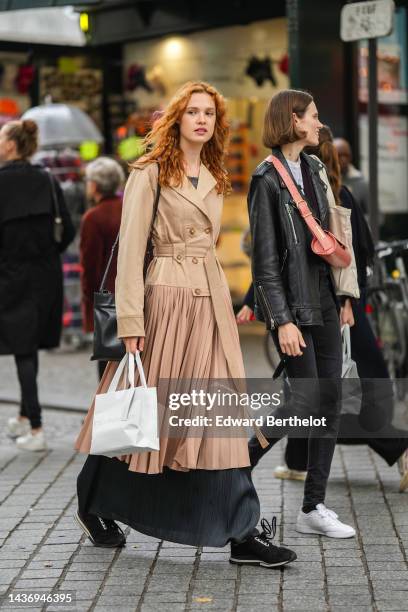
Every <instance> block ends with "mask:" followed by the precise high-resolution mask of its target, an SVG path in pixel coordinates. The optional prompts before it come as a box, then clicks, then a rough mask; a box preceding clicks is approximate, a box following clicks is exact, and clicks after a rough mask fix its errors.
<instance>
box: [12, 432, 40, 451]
mask: <svg viewBox="0 0 408 612" xmlns="http://www.w3.org/2000/svg"><path fill="white" fill-rule="evenodd" d="M16 444H17V447H18V448H21V450H28V451H43V450H46V448H47V444H46V442H45V436H44V432H43V431H39V432H38V433H36V434H32V433H31V431H29V432H28V434H26V435H25V436H20V437H19V438H17V442H16Z"/></svg>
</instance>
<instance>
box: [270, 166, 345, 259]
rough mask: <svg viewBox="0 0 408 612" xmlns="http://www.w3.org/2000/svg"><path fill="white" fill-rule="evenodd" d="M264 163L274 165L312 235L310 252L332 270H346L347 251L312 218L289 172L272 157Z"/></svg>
mask: <svg viewBox="0 0 408 612" xmlns="http://www.w3.org/2000/svg"><path fill="white" fill-rule="evenodd" d="M266 161H268V162H270V163H271V164H273V165H274V167H275V169H276V171H277V173H278V174H279V175H280V177H281V179H282V180H283V182H284V183H285V185H286V187H287V188H288V191H289V193H290V195H291V196H292V198H293V200H294V202H295V204H296V207H297V209H298V211H299V212H300V215H301V217H302V218H303V220H304V221H305V223H306V225H307V226H308V228H309V229H310V231H311V232H312V234H313V239H312V251H313V253H315V254H316V255H319V256H320V257H321V258H322V259H324V260H325V261H327V263H328V264H330V265H331V266H333V267H334V268H347V267H348V266H349V265H350V263H351V253H350V251H349V249H348V248H347V247H346V246H345V245H344V244H342V243H341V242H340V240H338V239H337V238H336V236H335V235H334V234H332V233H331V232H329V231H327V230H324V229H323V228H322V227H321V225H320V223H319V222H318V221H317V220H316V219H315V218H314V216H313V213H312V211H311V210H310V208H309V206H308V204H307V202H306V201H305V200H304V199H303V198H302V196H301V195H300V193H299V191H298V189H297V188H296V186H295V184H294V182H293V181H292V179H291V177H290V175H289V172H287V170H286V168H285V166H284V165H283V164H282V162H281V161H280V160H279V159H278V158H277V157H275V156H274V155H269V157H267V158H266Z"/></svg>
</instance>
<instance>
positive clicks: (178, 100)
mask: <svg viewBox="0 0 408 612" xmlns="http://www.w3.org/2000/svg"><path fill="white" fill-rule="evenodd" d="M194 93H206V94H208V95H209V96H211V97H212V99H213V100H214V103H215V112H216V120H215V128H214V134H213V136H212V138H211V139H210V140H209V141H208V142H206V143H205V144H204V146H203V148H202V150H201V161H202V163H203V164H204V165H205V166H206V167H207V168H208V170H209V171H210V172H211V174H212V175H213V177H214V178H215V180H216V181H217V185H216V189H217V192H218V193H223V194H225V193H228V192H229V191H230V182H229V179H228V174H227V171H226V169H225V165H224V160H225V155H226V152H227V146H228V137H229V124H228V121H227V117H226V105H225V100H224V98H223V96H222V95H221V94H220V93H219V92H218V91H217V90H216V89H215V87H212V85H209V84H208V83H205V82H204V81H196V82H189V83H185V84H184V85H183V86H182V87H181V88H180V89H179V90H178V91H177V93H176V94H175V95H174V96H173V98H172V99H171V100H170V102H169V104H168V105H167V107H166V109H165V111H164V112H163V114H162V115H161V116H160V117H159V118H158V119H156V121H155V122H154V124H153V127H152V129H151V131H150V132H149V134H148V135H147V136H146V138H145V140H144V145H145V149H146V150H147V153H145V155H143V157H141V158H140V159H138V160H137V161H136V162H135V163H134V164H133V167H135V168H140V167H143V166H145V165H146V164H147V163H149V162H153V161H158V162H160V170H159V183H160V185H162V186H171V185H173V186H180V185H181V183H182V182H183V178H184V175H185V172H184V167H183V151H182V150H181V148H180V131H179V121H180V119H181V117H182V115H183V113H184V111H185V110H186V108H187V105H188V102H189V100H190V98H191V96H192V94H194Z"/></svg>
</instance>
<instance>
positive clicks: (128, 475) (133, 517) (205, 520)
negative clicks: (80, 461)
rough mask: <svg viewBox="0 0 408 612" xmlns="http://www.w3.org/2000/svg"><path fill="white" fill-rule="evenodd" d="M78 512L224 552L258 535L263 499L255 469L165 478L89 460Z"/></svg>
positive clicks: (95, 458)
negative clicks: (256, 484) (254, 478)
mask: <svg viewBox="0 0 408 612" xmlns="http://www.w3.org/2000/svg"><path fill="white" fill-rule="evenodd" d="M77 491H78V502H79V511H80V513H81V514H85V513H91V514H96V515H98V516H101V517H103V518H109V519H113V520H117V521H120V522H122V523H125V524H126V525H129V526H130V527H132V528H133V529H135V530H136V531H139V532H141V533H144V534H146V535H149V536H152V537H155V538H159V539H161V540H167V541H169V542H177V543H179V544H187V545H191V546H213V547H223V546H225V545H226V544H227V543H228V542H230V541H232V542H241V541H242V540H244V539H245V538H246V537H248V536H249V535H251V534H253V533H255V528H256V525H257V523H258V521H259V514H260V512H259V499H258V496H257V493H256V491H255V488H254V486H253V484H252V477H251V471H250V468H249V467H248V468H233V469H227V470H189V471H187V472H181V471H176V470H171V469H169V468H165V469H164V471H163V473H160V474H142V473H139V472H132V471H129V469H128V465H127V463H126V462H124V461H120V460H118V459H115V458H112V459H111V458H109V457H104V456H101V455H89V456H88V458H87V460H86V461H85V464H84V466H83V468H82V470H81V472H80V474H79V476H78V480H77Z"/></svg>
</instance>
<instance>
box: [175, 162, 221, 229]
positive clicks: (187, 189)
mask: <svg viewBox="0 0 408 612" xmlns="http://www.w3.org/2000/svg"><path fill="white" fill-rule="evenodd" d="M216 182H217V181H216V180H215V178H214V177H213V175H212V174H211V172H210V171H209V170H207V168H206V167H205V166H204V164H203V163H202V164H201V166H200V174H199V177H198V185H197V188H195V187H193V185H192V184H191V182H190V181H189V179H188V178H187V177H186V176H185V177H184V179H183V183H182V184H181V185H180V186H177V187H172V189H174V191H176V192H177V193H178V194H179V195H181V196H182V197H183V198H185V199H186V200H188V201H189V202H191V203H192V204H194V205H195V206H197V208H198V209H199V210H201V212H202V213H203V214H204V215H205V216H206V217H207V218H208V219H209V221H211V223H212V219H211V215H210V211H209V209H208V205H207V202H206V201H205V198H206V196H207V195H208V194H209V192H210V191H211V189H212V188H213V187H214V186H215V185H216Z"/></svg>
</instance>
